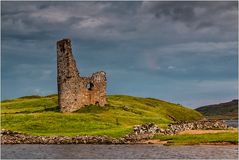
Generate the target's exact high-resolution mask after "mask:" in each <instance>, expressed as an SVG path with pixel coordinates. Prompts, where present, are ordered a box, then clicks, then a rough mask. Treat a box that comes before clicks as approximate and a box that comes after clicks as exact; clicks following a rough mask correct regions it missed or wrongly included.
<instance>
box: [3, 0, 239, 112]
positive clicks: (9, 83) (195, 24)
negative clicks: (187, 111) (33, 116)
mask: <svg viewBox="0 0 239 160" xmlns="http://www.w3.org/2000/svg"><path fill="white" fill-rule="evenodd" d="M1 3H2V9H1V10H2V60H1V62H2V99H9V98H15V97H19V96H24V95H32V94H39V95H48V94H52V93H56V92H57V81H56V41H57V40H60V39H62V38H65V37H67V38H70V39H71V40H72V45H73V46H72V47H73V54H74V56H75V59H76V61H77V66H78V69H79V72H80V75H81V76H89V75H91V74H92V73H93V72H95V71H98V70H104V71H106V73H107V80H108V81H107V92H108V94H128V95H133V96H142V97H154V98H159V99H162V100H166V101H170V102H174V103H180V104H183V105H186V106H188V107H192V108H195V107H198V106H202V105H206V104H212V103H219V102H224V101H230V100H232V99H234V98H237V94H238V93H237V87H238V84H237V77H238V75H237V74H238V70H237V66H238V65H237V63H238V58H237V56H238V53H237V43H238V42H237V38H238V37H237V35H238V33H237V29H238V21H237V20H238V8H237V2H236V1H235V2H1Z"/></svg>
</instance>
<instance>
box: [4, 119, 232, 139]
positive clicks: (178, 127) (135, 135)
mask: <svg viewBox="0 0 239 160" xmlns="http://www.w3.org/2000/svg"><path fill="white" fill-rule="evenodd" d="M227 128H228V127H227V125H226V124H225V122H224V121H194V122H188V123H178V124H170V125H169V126H168V128H166V129H161V128H159V127H158V126H157V125H155V124H154V123H147V124H142V125H136V126H134V128H133V132H132V133H130V134H128V135H126V136H124V137H122V138H118V139H117V138H112V137H108V136H75V137H68V136H32V135H29V134H24V133H20V132H15V131H10V130H5V129H2V130H1V144H132V143H140V142H141V141H142V140H147V139H150V138H152V137H153V136H154V135H155V134H165V135H173V134H177V133H178V132H180V131H185V130H195V129H227Z"/></svg>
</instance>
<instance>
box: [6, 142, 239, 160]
mask: <svg viewBox="0 0 239 160" xmlns="http://www.w3.org/2000/svg"><path fill="white" fill-rule="evenodd" d="M1 156H2V158H3V159H17V158H21V159H27V158H31V159H37V158H47V159H73V158H75V159H76V158H85V159H86V158H90V159H116V158H117V159H126V158H129V159H130V158H134V159H139V158H143V159H146V158H151V159H154V158H163V159H166V158H171V159H173V158H174V159H178V158H183V159H193V158H197V159H209V158H210V159H237V157H238V146H236V145H229V146H213V145H195V146H163V145H149V144H147V145H146V144H137V145H90V144H77V145H37V144H34V145H31V144H29V145H28V144H18V145H2V155H1Z"/></svg>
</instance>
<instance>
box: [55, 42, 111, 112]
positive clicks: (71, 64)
mask: <svg viewBox="0 0 239 160" xmlns="http://www.w3.org/2000/svg"><path fill="white" fill-rule="evenodd" d="M57 84H58V99H59V100H58V101H59V106H60V109H61V112H73V111H76V110H78V109H80V108H82V107H84V106H86V105H90V104H96V105H100V106H104V105H105V104H106V73H105V72H104V71H99V72H96V73H93V74H92V76H91V77H81V76H80V74H79V71H78V70H77V67H76V62H75V59H74V56H73V54H72V49H71V41H70V40H69V39H63V40H61V41H58V42H57Z"/></svg>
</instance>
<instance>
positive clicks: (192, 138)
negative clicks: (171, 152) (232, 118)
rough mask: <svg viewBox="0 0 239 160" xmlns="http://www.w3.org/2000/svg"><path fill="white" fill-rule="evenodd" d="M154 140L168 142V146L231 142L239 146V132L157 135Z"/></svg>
mask: <svg viewBox="0 0 239 160" xmlns="http://www.w3.org/2000/svg"><path fill="white" fill-rule="evenodd" d="M153 139H159V140H161V141H167V142H168V143H167V144H168V145H185V144H189V145H192V144H200V143H218V142H229V143H232V144H238V132H234V133H232V132H225V133H206V134H182V135H168V136H165V135H155V136H154V138H153Z"/></svg>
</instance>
